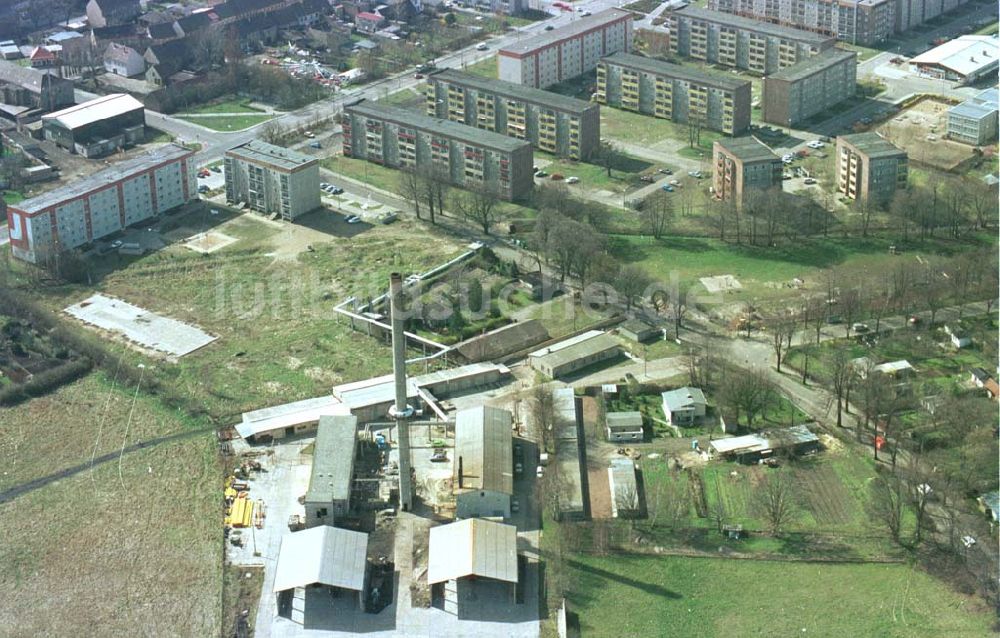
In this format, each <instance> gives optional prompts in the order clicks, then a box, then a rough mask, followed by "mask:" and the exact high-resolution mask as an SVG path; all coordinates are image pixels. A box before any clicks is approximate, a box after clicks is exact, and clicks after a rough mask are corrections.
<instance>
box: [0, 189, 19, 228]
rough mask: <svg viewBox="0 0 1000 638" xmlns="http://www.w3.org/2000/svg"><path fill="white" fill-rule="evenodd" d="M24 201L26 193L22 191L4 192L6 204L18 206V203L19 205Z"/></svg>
mask: <svg viewBox="0 0 1000 638" xmlns="http://www.w3.org/2000/svg"><path fill="white" fill-rule="evenodd" d="M22 200H24V193H22V192H21V191H6V190H5V191H4V192H3V201H4V202H6V203H8V204H16V203H18V202H20V201H22ZM4 221H6V220H4Z"/></svg>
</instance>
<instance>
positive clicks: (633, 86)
mask: <svg viewBox="0 0 1000 638" xmlns="http://www.w3.org/2000/svg"><path fill="white" fill-rule="evenodd" d="M595 99H596V100H597V101H598V102H600V103H601V104H607V105H608V106H614V107H617V108H621V109H625V110H627V111H636V112H637V113H642V114H644V115H652V116H654V117H660V118H664V119H668V120H671V121H674V122H678V123H681V124H684V123H689V122H690V123H696V122H697V123H700V124H701V125H702V126H704V127H705V128H709V129H712V130H714V131H721V132H723V133H726V134H728V135H739V134H740V133H742V132H743V131H745V130H747V129H748V128H750V82H749V81H747V80H735V79H732V78H730V77H727V76H723V75H715V74H711V73H706V72H704V71H698V70H695V69H690V68H688V67H683V66H680V65H678V64H671V63H670V62H662V61H660V60H653V59H650V58H644V57H640V56H638V55H632V54H630V53H618V54H616V55H612V56H609V57H607V58H604V59H603V60H601V62H600V64H599V65H598V67H597V93H596V95H595Z"/></svg>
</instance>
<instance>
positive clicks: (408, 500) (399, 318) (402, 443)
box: [389, 272, 413, 511]
mask: <svg viewBox="0 0 1000 638" xmlns="http://www.w3.org/2000/svg"><path fill="white" fill-rule="evenodd" d="M389 312H390V319H391V322H392V374H393V378H394V380H395V385H396V403H395V405H393V406H392V407H391V408H390V409H389V416H391V417H392V418H394V419H395V420H396V436H397V437H398V439H399V506H400V509H402V510H403V511H409V510H410V509H411V508H412V507H413V487H412V480H411V476H410V427H409V423H408V422H407V421H408V419H409V418H410V416H411V415H412V414H413V408H411V407H410V406H409V405H407V404H406V394H407V393H406V336H405V335H404V334H403V280H402V278H401V277H400V275H399V273H398V272H394V273H392V274H391V275H389Z"/></svg>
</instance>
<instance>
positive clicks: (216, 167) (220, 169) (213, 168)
mask: <svg viewBox="0 0 1000 638" xmlns="http://www.w3.org/2000/svg"><path fill="white" fill-rule="evenodd" d="M211 171H212V172H213V173H221V172H222V168H220V167H219V166H213V167H212V168H211Z"/></svg>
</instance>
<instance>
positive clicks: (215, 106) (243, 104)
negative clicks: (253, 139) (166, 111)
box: [181, 100, 263, 115]
mask: <svg viewBox="0 0 1000 638" xmlns="http://www.w3.org/2000/svg"><path fill="white" fill-rule="evenodd" d="M204 113H263V111H261V110H260V109H258V108H256V107H253V106H250V100H224V101H222V102H213V103H211V104H203V105H201V106H198V107H195V108H193V109H189V110H187V111H184V113H182V114H181V115H189V114H190V115H198V114H204Z"/></svg>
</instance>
